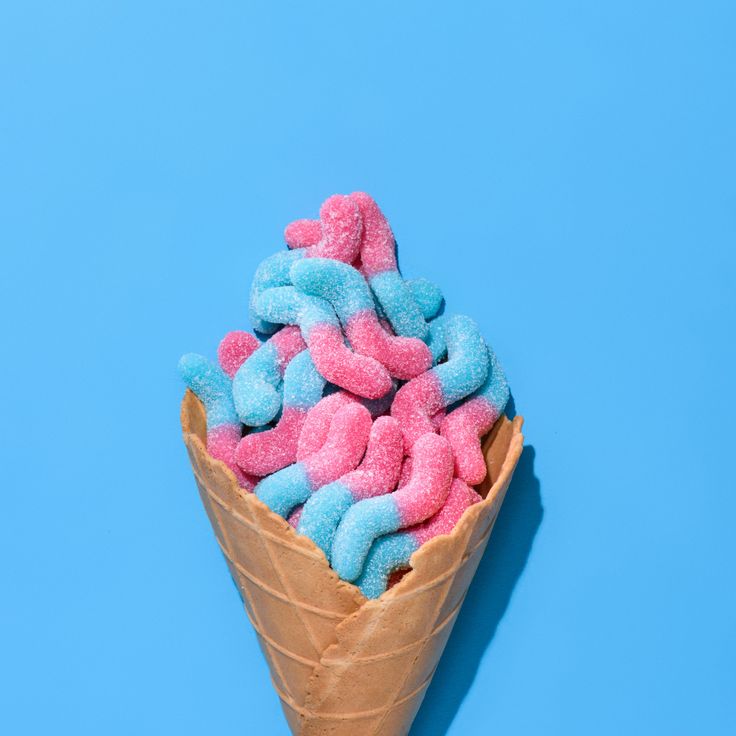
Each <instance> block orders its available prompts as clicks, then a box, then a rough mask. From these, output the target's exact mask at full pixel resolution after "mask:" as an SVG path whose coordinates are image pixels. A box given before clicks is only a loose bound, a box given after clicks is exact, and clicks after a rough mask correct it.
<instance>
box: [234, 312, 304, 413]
mask: <svg viewBox="0 0 736 736" xmlns="http://www.w3.org/2000/svg"><path fill="white" fill-rule="evenodd" d="M306 347H307V345H306V343H305V342H304V340H303V339H302V335H301V331H300V330H299V328H298V327H292V326H288V327H284V328H283V329H282V330H279V331H278V332H277V333H276V334H275V335H273V336H272V337H271V338H270V339H269V340H268V341H266V342H264V343H263V344H262V345H261V347H259V348H258V350H256V351H255V352H254V353H253V354H252V355H251V356H250V357H249V358H248V359H247V360H246V361H245V363H243V365H241V366H240V368H238V370H237V372H236V373H235V376H234V377H233V399H234V402H235V409H236V411H237V413H238V417H239V418H240V421H242V422H243V424H247V425H249V426H251V427H260V426H262V425H263V424H267V423H268V422H270V421H271V420H272V419H273V418H274V417H275V416H276V415H277V414H278V413H279V410H280V409H281V400H282V399H281V386H282V383H283V376H284V372H285V371H286V366H288V365H289V363H290V362H291V360H292V358H293V357H294V356H295V355H297V354H299V353H301V352H302V351H303V350H304V349H305V348H306Z"/></svg>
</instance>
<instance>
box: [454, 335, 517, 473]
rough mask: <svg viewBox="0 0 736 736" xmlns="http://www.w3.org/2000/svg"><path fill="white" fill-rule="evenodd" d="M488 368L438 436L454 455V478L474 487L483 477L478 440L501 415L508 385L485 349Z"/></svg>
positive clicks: (481, 455) (495, 358) (485, 471)
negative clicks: (476, 388) (479, 385)
mask: <svg viewBox="0 0 736 736" xmlns="http://www.w3.org/2000/svg"><path fill="white" fill-rule="evenodd" d="M488 358H489V364H490V369H489V371H488V378H487V379H486V382H485V383H484V384H483V385H482V386H481V387H480V388H479V389H478V390H477V391H476V392H475V393H473V394H471V395H470V396H469V397H468V398H467V399H466V400H465V401H464V402H463V403H462V404H460V406H459V407H457V408H456V409H454V410H453V411H451V412H450V413H449V414H448V415H447V416H446V417H445V419H444V420H443V422H442V426H441V428H440V433H441V434H442V436H443V437H446V438H447V439H448V441H449V442H450V444H451V445H452V449H453V452H454V453H455V475H456V476H457V477H458V478H462V480H464V481H465V482H466V483H469V484H470V485H473V486H476V485H478V484H479V483H481V482H482V481H483V479H484V478H485V477H486V473H487V467H486V461H485V458H484V457H483V451H482V449H481V438H482V437H483V436H484V435H485V434H486V433H487V432H488V431H489V430H490V429H491V427H493V425H494V424H495V423H496V420H497V419H498V418H499V417H500V416H501V414H503V411H504V409H505V408H506V404H507V402H508V400H509V395H510V392H509V384H508V381H507V380H506V374H505V373H504V371H503V368H502V367H501V364H500V363H499V362H498V358H497V357H496V354H495V352H494V351H493V350H492V349H491V348H490V347H488Z"/></svg>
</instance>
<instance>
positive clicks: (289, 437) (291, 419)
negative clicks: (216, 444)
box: [235, 406, 307, 477]
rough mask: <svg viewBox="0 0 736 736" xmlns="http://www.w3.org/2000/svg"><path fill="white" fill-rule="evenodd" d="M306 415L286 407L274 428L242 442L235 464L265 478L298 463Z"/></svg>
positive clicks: (239, 445)
mask: <svg viewBox="0 0 736 736" xmlns="http://www.w3.org/2000/svg"><path fill="white" fill-rule="evenodd" d="M306 418H307V412H306V410H304V409H298V408H296V407H291V406H287V407H286V408H284V410H283V413H282V414H281V418H280V419H279V421H278V424H277V425H276V426H275V427H274V428H273V429H267V430H265V431H263V432H252V433H251V434H247V435H246V436H245V437H243V439H242V440H240V443H239V444H238V449H237V450H236V451H235V461H236V462H237V463H238V465H239V466H240V467H241V468H242V469H243V470H244V471H245V472H246V473H252V474H253V475H258V476H261V477H263V476H266V475H270V474H271V473H275V472H276V471H277V470H281V468H285V467H286V466H287V465H291V464H292V463H294V462H296V449H297V445H298V443H299V435H300V434H301V431H302V427H303V426H304V421H305V420H306Z"/></svg>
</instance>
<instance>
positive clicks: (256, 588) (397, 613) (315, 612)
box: [181, 391, 523, 736]
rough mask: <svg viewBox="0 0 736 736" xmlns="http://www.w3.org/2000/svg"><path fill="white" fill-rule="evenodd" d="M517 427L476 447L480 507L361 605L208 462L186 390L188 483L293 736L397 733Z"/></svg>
mask: <svg viewBox="0 0 736 736" xmlns="http://www.w3.org/2000/svg"><path fill="white" fill-rule="evenodd" d="M522 421H523V420H522V419H521V417H516V418H515V419H514V420H513V421H511V420H509V419H507V418H506V417H501V419H499V420H498V421H497V422H496V425H495V426H494V428H493V430H492V431H491V433H490V434H489V435H488V437H487V438H486V440H485V442H484V445H483V451H484V454H485V457H486V463H487V465H488V477H487V478H486V480H485V481H484V483H483V484H482V485H481V486H479V487H478V489H477V490H478V492H479V493H480V494H481V496H483V498H484V500H483V501H482V502H480V503H477V504H475V505H474V506H472V507H471V508H469V509H468V510H467V511H466V512H465V513H464V515H463V517H462V519H461V520H460V522H459V523H458V524H457V526H456V527H455V529H454V530H453V532H452V534H449V535H444V536H440V537H436V538H434V539H432V540H430V541H429V542H427V543H426V544H424V545H423V546H422V547H421V548H420V549H419V550H417V552H415V553H414V555H413V557H412V558H411V566H412V570H411V572H409V573H408V574H406V575H405V576H404V577H403V578H402V579H401V581H400V582H399V583H398V584H397V585H395V586H394V587H393V588H391V589H390V590H388V591H387V592H386V593H384V594H383V595H382V596H381V597H380V598H378V599H376V600H371V601H369V600H366V598H364V596H363V595H362V594H361V592H360V591H359V590H358V589H357V588H356V587H355V586H353V585H351V584H349V583H346V582H344V581H342V580H340V579H339V578H338V577H337V575H336V574H335V572H334V571H333V570H332V568H331V567H330V566H329V565H328V564H327V560H326V559H325V556H324V555H323V554H322V552H321V551H320V550H319V549H318V548H317V547H316V546H315V545H314V544H313V543H312V541H311V540H309V539H307V538H306V537H303V536H300V535H298V534H297V533H296V532H295V531H294V529H293V528H292V527H291V526H289V524H288V523H287V522H286V521H285V520H284V519H282V518H281V517H280V516H277V515H276V514H274V513H272V512H271V511H270V510H269V509H268V508H267V507H266V506H265V505H264V504H263V503H261V502H260V501H259V500H258V499H257V498H256V497H255V496H254V495H253V494H252V493H246V492H245V491H243V490H242V489H241V488H240V487H239V486H238V484H237V482H236V480H235V477H234V475H233V474H232V472H231V471H230V470H229V469H228V468H227V467H226V466H225V465H224V464H223V463H222V462H220V461H218V460H213V459H212V458H211V457H210V456H209V455H208V454H207V452H206V449H205V436H206V417H205V412H204V408H203V406H202V404H201V403H200V402H199V401H198V399H197V398H196V397H195V396H194V394H192V393H191V392H189V391H187V393H186V395H185V396H184V401H183V402H182V408H181V423H182V430H183V432H184V442H185V443H186V446H187V450H188V452H189V458H190V460H191V463H192V468H193V470H194V477H195V479H196V481H197V486H198V487H199V492H200V495H201V497H202V502H203V503H204V507H205V509H206V510H207V514H208V516H209V519H210V522H211V523H212V528H213V529H214V531H215V535H216V536H217V541H218V542H219V544H220V548H221V549H222V552H223V554H224V555H225V559H226V560H227V563H228V566H229V567H230V572H231V573H232V576H233V578H234V580H235V582H236V584H237V585H238V588H239V589H240V592H241V594H242V597H243V601H244V603H245V610H246V612H247V614H248V618H249V619H250V621H251V623H252V624H253V627H254V628H255V630H256V632H257V634H258V640H259V641H260V644H261V648H262V650H263V653H264V654H265V656H266V660H267V661H268V664H269V667H270V670H271V676H272V679H273V685H274V687H275V688H276V691H277V693H278V695H279V698H280V699H281V704H282V706H283V709H284V713H285V714H286V718H287V720H288V722H289V726H290V728H291V730H292V732H293V733H294V734H298V735H299V736H343V735H344V736H402V735H403V734H406V733H408V731H409V729H410V727H411V723H412V721H413V720H414V716H415V715H416V713H417V710H418V709H419V706H420V705H421V702H422V699H423V697H424V693H425V691H426V689H427V687H428V685H429V683H430V681H431V680H432V675H433V674H434V671H435V669H436V667H437V664H438V662H439V659H440V656H441V655H442V651H443V650H444V648H445V644H446V643H447V639H448V637H449V636H450V632H451V631H452V627H453V624H454V623H455V619H456V617H457V613H458V611H459V610H460V606H461V605H462V602H463V600H464V598H465V594H466V593H467V590H468V586H469V585H470V582H471V580H472V579H473V575H474V574H475V570H476V568H477V567H478V562H479V561H480V558H481V556H482V555H483V551H484V550H485V547H486V544H487V543H488V538H489V536H490V534H491V530H492V528H493V524H494V522H495V520H496V516H497V515H498V510H499V508H500V506H501V503H502V502H503V499H504V496H505V494H506V489H507V488H508V485H509V482H510V481H511V476H512V474H513V472H514V468H515V467H516V463H517V462H518V460H519V457H520V455H521V451H522V445H523V435H522V434H521V426H522Z"/></svg>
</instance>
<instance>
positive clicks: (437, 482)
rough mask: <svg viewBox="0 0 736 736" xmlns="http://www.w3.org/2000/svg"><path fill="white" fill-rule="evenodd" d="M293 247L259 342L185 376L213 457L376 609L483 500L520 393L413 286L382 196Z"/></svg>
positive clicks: (324, 211) (270, 261)
mask: <svg viewBox="0 0 736 736" xmlns="http://www.w3.org/2000/svg"><path fill="white" fill-rule="evenodd" d="M284 237H285V241H286V246H287V248H284V249H282V250H280V251H278V252H276V253H274V254H272V255H271V256H269V257H267V258H265V259H264V260H263V262H262V263H261V265H260V266H259V267H258V268H257V270H256V273H255V276H254V278H253V282H252V286H251V290H250V298H249V314H250V320H251V324H252V327H253V330H254V332H253V333H251V332H245V331H241V330H238V331H234V332H230V333H228V334H227V335H225V337H224V338H223V339H222V342H221V343H220V346H219V348H218V352H217V358H218V362H217V363H215V362H212V361H210V360H208V359H207V358H205V357H203V356H200V355H195V354H191V353H190V354H187V355H185V356H184V357H183V358H182V359H181V360H180V362H179V373H180V375H181V377H182V379H183V380H184V382H185V384H186V385H187V387H188V388H189V389H191V390H192V391H193V392H194V393H195V394H196V396H197V397H198V398H199V399H200V400H201V401H202V403H203V404H204V407H205V410H206V413H207V451H208V452H209V454H210V455H211V456H212V457H213V458H215V459H217V460H221V461H222V462H223V463H225V465H226V466H227V467H228V468H230V470H231V471H232V472H233V473H234V474H235V477H236V479H237V481H238V483H239V484H240V486H241V488H242V489H243V491H244V492H254V493H255V495H256V497H257V498H258V499H260V501H262V502H263V503H264V504H265V505H266V506H267V507H268V508H270V509H271V511H273V512H274V513H276V514H279V515H280V516H282V517H283V518H285V519H287V520H288V521H289V523H290V524H291V526H292V527H293V528H294V529H295V532H290V533H296V534H300V535H303V536H305V537H307V538H309V539H311V540H312V541H313V542H314V544H315V545H316V546H317V547H318V548H319V549H320V550H321V551H322V552H323V553H324V555H325V557H326V558H327V560H328V562H329V563H330V564H331V566H332V568H333V569H334V570H335V572H336V573H337V574H338V575H339V576H340V577H341V578H342V579H343V580H345V581H348V582H352V583H353V584H355V585H356V586H358V587H359V588H360V590H361V591H362V592H363V594H364V595H365V596H366V597H367V598H378V597H379V596H380V595H381V594H382V593H383V592H384V591H385V590H386V588H387V586H388V585H389V580H390V579H391V575H392V573H393V572H395V571H397V570H401V569H406V568H408V567H410V566H411V556H412V555H413V554H414V552H416V551H417V550H418V549H419V548H420V547H421V545H422V544H424V543H425V542H427V541H428V540H430V539H432V538H434V537H436V536H438V535H442V534H450V533H451V532H452V530H453V528H454V527H455V525H456V524H457V522H458V521H459V519H460V518H461V516H462V515H463V513H464V511H465V510H466V509H467V508H469V507H470V506H472V505H473V504H474V503H477V502H478V501H479V500H480V496H479V495H478V494H477V493H476V491H475V490H473V487H472V486H475V485H478V484H479V483H481V482H482V481H483V480H484V478H485V476H486V464H485V459H484V457H483V452H482V450H481V439H482V437H483V436H484V435H485V434H487V433H488V432H489V431H490V429H491V428H492V427H493V425H494V423H495V422H496V420H497V419H498V418H499V417H500V416H501V415H502V414H503V412H504V409H505V407H506V404H507V402H508V399H509V387H508V383H507V381H506V376H505V374H504V372H503V369H502V368H501V365H500V363H499V361H498V359H497V357H496V355H495V353H494V351H493V349H492V348H491V347H490V346H489V345H488V344H487V343H486V341H485V339H484V338H483V336H482V334H481V332H480V329H479V327H478V325H477V324H476V323H475V322H474V321H473V320H472V319H471V318H470V317H468V316H465V315H458V314H451V313H450V314H445V313H443V301H444V300H443V296H442V291H441V290H440V288H439V287H438V286H437V285H436V284H434V283H432V282H431V281H428V280H427V279H423V278H415V279H410V280H405V279H404V278H403V276H402V275H401V273H400V272H399V269H398V263H397V256H396V243H395V240H394V236H393V233H392V232H391V228H390V226H389V224H388V221H387V220H386V218H385V216H384V215H383V213H382V212H381V210H380V209H379V207H378V205H377V204H376V202H375V201H374V200H373V199H372V198H371V197H370V196H369V195H367V194H365V193H363V192H356V193H354V194H350V195H334V196H332V197H330V198H328V199H327V200H326V201H325V202H324V203H323V205H322V207H321V208H320V212H319V219H316V220H311V219H301V220H295V221H294V222H292V223H290V224H289V225H287V227H286V230H285V234H284Z"/></svg>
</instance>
